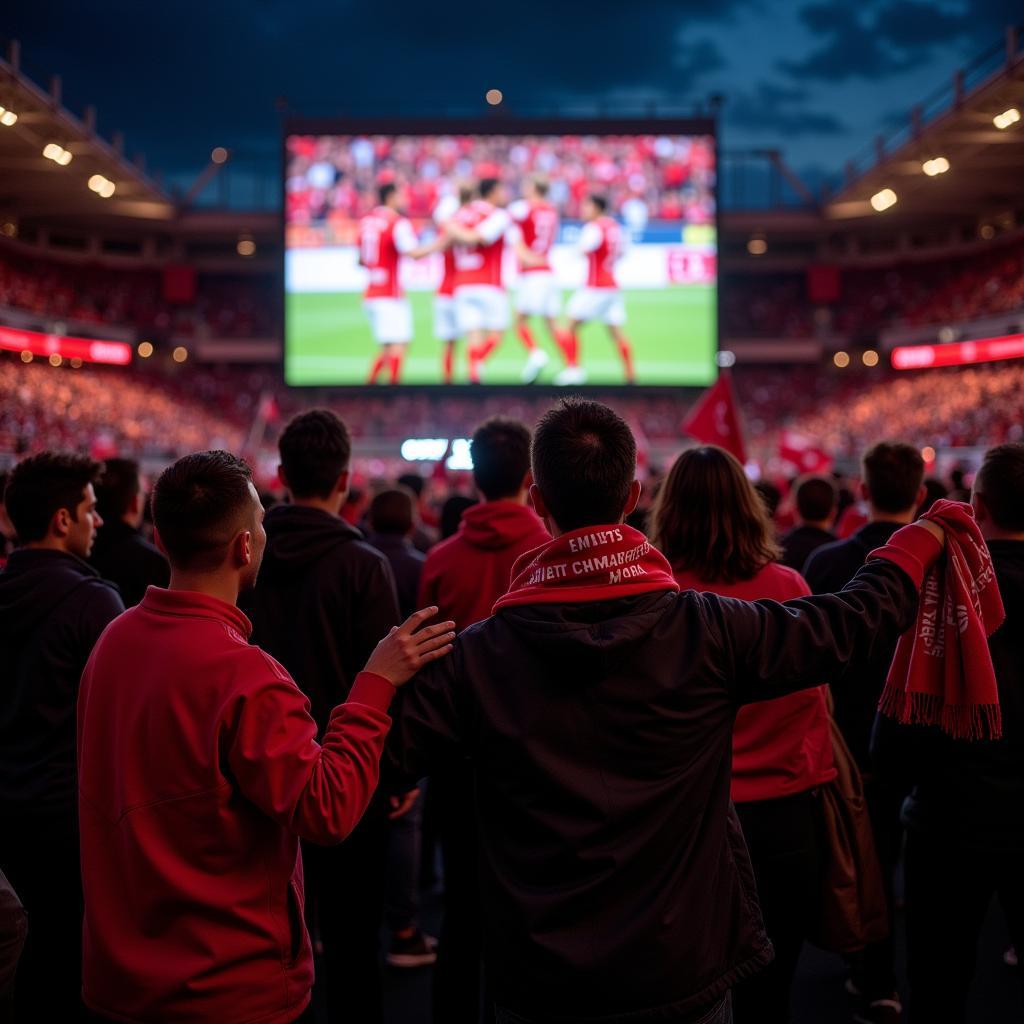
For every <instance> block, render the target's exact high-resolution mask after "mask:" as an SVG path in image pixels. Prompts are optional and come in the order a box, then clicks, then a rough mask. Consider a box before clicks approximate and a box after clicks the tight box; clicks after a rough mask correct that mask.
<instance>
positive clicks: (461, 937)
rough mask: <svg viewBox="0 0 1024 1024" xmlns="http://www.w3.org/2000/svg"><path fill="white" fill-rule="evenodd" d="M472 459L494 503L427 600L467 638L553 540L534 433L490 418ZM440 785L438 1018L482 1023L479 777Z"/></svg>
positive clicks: (439, 572)
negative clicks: (521, 563) (541, 500)
mask: <svg viewBox="0 0 1024 1024" xmlns="http://www.w3.org/2000/svg"><path fill="white" fill-rule="evenodd" d="M470 455H471V458H472V462H473V480H474V482H475V483H476V486H477V489H478V490H479V491H480V493H481V494H482V495H483V498H484V500H483V501H482V502H480V503H479V504H476V505H473V506H471V507H469V508H467V509H465V511H464V513H463V516H462V523H461V525H460V526H459V529H458V531H457V532H456V533H455V534H454V535H453V536H451V537H449V538H448V539H447V540H443V541H441V543H440V544H438V545H437V546H436V547H435V548H434V549H433V550H432V551H431V552H430V553H429V554H428V555H427V561H426V564H425V565H424V567H423V581H422V584H421V587H420V596H419V604H420V605H421V606H423V607H426V606H427V605H437V606H438V607H439V608H440V613H439V615H440V617H441V618H442V619H454V620H455V624H456V627H457V628H458V629H459V630H463V629H465V628H466V627H467V626H471V625H473V623H475V622H479V621H480V620H481V619H486V618H487V617H488V616H489V615H490V614H491V606H492V605H493V604H494V602H495V601H496V600H497V599H498V598H499V597H500V596H501V595H502V594H504V593H505V591H506V590H507V589H508V585H509V579H510V577H511V572H512V566H513V564H514V563H515V561H516V559H517V558H518V557H519V556H520V555H521V554H523V552H525V551H529V550H530V549H531V548H535V547H537V546H538V545H540V544H543V543H544V542H545V541H547V540H549V539H550V538H549V537H548V532H547V530H546V529H545V528H544V524H543V523H542V522H541V521H540V520H539V519H538V518H537V516H536V514H535V513H534V512H533V510H532V509H530V508H528V507H527V486H528V480H529V473H530V431H529V430H528V429H527V428H526V427H525V426H524V425H523V424H522V423H518V422H516V421H514V420H510V419H503V418H500V417H495V418H493V419H489V420H487V421H485V422H484V423H482V424H481V425H480V426H479V427H477V429H476V430H475V431H474V433H473V438H472V441H471V443H470ZM430 786H431V795H432V799H433V806H434V808H435V810H436V813H437V818H438V830H439V833H440V837H441V848H442V851H443V856H444V865H445V887H444V917H443V920H442V924H441V942H440V946H439V948H438V961H437V968H436V973H435V978H434V1019H435V1020H438V1021H452V1022H453V1024H454V1022H460V1024H461V1022H469V1021H475V1020H476V1019H477V1016H478V1014H479V1006H480V1001H481V998H482V989H481V976H480V948H481V943H482V934H481V927H482V924H481V919H480V913H481V911H480V895H479V885H480V880H479V871H478V867H477V857H478V845H479V837H478V835H477V829H476V822H475V820H474V817H473V815H472V814H469V813H467V808H469V807H471V806H472V804H473V778H472V775H471V773H470V772H469V770H468V768H467V766H466V765H462V764H456V765H454V766H452V767H449V768H447V769H444V770H442V771H440V772H438V773H436V774H434V775H432V776H431V779H430Z"/></svg>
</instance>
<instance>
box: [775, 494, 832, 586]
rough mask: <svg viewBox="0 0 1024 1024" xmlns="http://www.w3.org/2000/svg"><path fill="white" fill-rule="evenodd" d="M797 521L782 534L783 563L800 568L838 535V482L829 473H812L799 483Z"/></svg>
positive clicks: (793, 567) (796, 568)
mask: <svg viewBox="0 0 1024 1024" xmlns="http://www.w3.org/2000/svg"><path fill="white" fill-rule="evenodd" d="M796 515H797V525H796V526H794V527H793V529H791V530H790V531H789V532H788V533H787V534H785V536H783V537H782V541H781V543H782V558H781V559H780V561H781V562H782V564H783V565H787V566H789V568H790V569H795V570H796V571H797V572H800V570H801V569H803V567H804V565H805V564H806V562H807V558H808V556H809V555H810V553H811V552H812V551H814V550H815V549H816V548H820V547H821V545H822V544H828V543H829V542H830V541H833V540H835V539H836V536H835V534H834V533H833V532H832V523H833V522H834V521H835V515H836V486H835V484H834V483H833V482H832V481H831V480H829V479H828V478H827V477H823V476H809V477H804V478H803V479H802V480H798V481H797V484H796Z"/></svg>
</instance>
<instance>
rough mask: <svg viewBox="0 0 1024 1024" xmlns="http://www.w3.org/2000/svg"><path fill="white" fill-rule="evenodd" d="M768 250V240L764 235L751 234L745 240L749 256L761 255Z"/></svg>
mask: <svg viewBox="0 0 1024 1024" xmlns="http://www.w3.org/2000/svg"><path fill="white" fill-rule="evenodd" d="M767 251H768V241H767V239H766V238H765V237H764V235H751V237H750V241H749V242H747V252H749V253H750V255H751V256H763V255H764V254H765V253H766V252H767Z"/></svg>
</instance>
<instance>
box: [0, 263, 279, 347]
mask: <svg viewBox="0 0 1024 1024" xmlns="http://www.w3.org/2000/svg"><path fill="white" fill-rule="evenodd" d="M3 307H9V308H11V309H15V310H19V311H24V312H27V313H31V314H33V315H35V316H37V317H39V318H40V320H44V321H46V322H47V323H48V324H49V323H64V324H69V325H70V326H69V333H72V334H73V333H75V332H76V331H83V330H90V329H91V333H95V334H101V331H100V330H99V329H100V328H102V327H104V326H114V327H127V328H131V329H133V330H134V331H136V332H141V333H146V334H153V335H158V336H173V337H176V338H182V339H187V338H193V337H215V338H253V337H270V336H272V335H275V334H276V333H277V331H278V323H277V320H276V318H275V315H274V305H273V303H271V302H268V286H267V283H266V282H265V281H262V280H260V279H259V278H258V277H253V276H251V275H202V276H201V277H200V279H199V281H198V282H197V285H196V290H195V297H194V299H192V300H189V301H183V302H172V301H168V299H167V298H166V297H165V294H164V283H163V275H162V274H161V273H160V272H159V271H156V270H135V269H125V268H118V269H112V268H111V267H106V266H101V265H96V264H68V263H61V262H57V261H53V260H39V259H33V258H27V257H24V258H23V257H13V256H10V255H6V256H4V257H3V258H0V309H2V308H3ZM71 326H73V329H71Z"/></svg>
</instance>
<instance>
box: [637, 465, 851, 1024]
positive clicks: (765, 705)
mask: <svg viewBox="0 0 1024 1024" xmlns="http://www.w3.org/2000/svg"><path fill="white" fill-rule="evenodd" d="M695 508H700V509H701V515H699V516H695V515H694V514H693V510H694V509H695ZM653 539H654V543H655V544H656V545H657V547H659V548H660V549H661V551H662V553H663V554H664V555H665V557H666V558H667V559H668V560H669V562H670V563H671V565H672V567H673V570H674V571H675V577H676V581H677V582H678V583H679V586H680V587H681V588H682V589H683V590H697V591H701V592H710V593H713V594H719V595H721V596H723V597H734V598H739V599H741V600H744V601H755V600H759V599H761V598H770V599H771V600H774V601H788V600H791V599H793V598H799V597H805V596H807V595H809V594H810V592H811V591H810V588H809V587H808V586H807V583H806V582H805V581H804V579H803V577H802V576H801V575H800V574H799V573H798V572H795V571H794V570H793V569H790V568H787V567H785V566H783V565H780V564H778V562H777V559H778V557H779V554H780V549H779V547H778V545H777V544H776V542H775V538H774V528H773V526H772V521H771V517H770V516H769V515H768V512H767V509H766V508H765V506H764V502H763V501H762V500H760V499H759V496H758V494H757V492H756V490H755V488H754V487H753V486H752V485H751V483H750V481H749V480H748V479H747V476H746V474H745V473H744V471H743V467H742V466H741V465H740V463H739V462H738V461H737V460H736V459H735V458H734V457H733V456H732V455H730V454H729V453H728V452H726V451H723V450H722V449H721V448H716V447H713V446H710V447H700V448H691V449H690V450H689V451H685V452H683V454H682V455H680V456H679V458H678V459H677V460H676V462H675V465H674V466H673V467H672V470H671V472H670V473H669V475H668V479H667V480H666V481H665V484H664V486H663V487H662V489H661V493H660V495H659V497H658V502H657V505H656V506H655V511H654V529H653ZM829 730H830V726H829V718H828V710H827V706H826V702H825V687H824V686H819V687H817V688H815V689H810V690H801V691H799V692H797V693H792V694H789V695H788V696H785V697H779V698H777V699H775V700H766V701H761V702H760V703H757V704H750V705H747V706H746V707H743V708H741V709H740V711H739V714H738V715H737V716H736V724H735V726H734V728H733V739H732V751H733V766H732V790H731V796H732V800H733V803H734V804H735V807H736V813H737V814H738V815H739V819H740V823H741V824H742V826H743V835H744V838H745V839H746V842H747V848H748V850H749V851H750V859H751V862H752V863H753V867H754V876H755V878H756V880H757V895H758V901H759V902H760V905H761V913H762V914H763V915H764V924H765V929H766V930H767V932H768V937H769V938H770V939H771V941H772V946H773V947H774V948H775V959H774V961H773V962H772V963H771V964H769V965H768V967H766V968H765V969H764V970H763V971H762V972H760V973H759V974H757V975H756V976H755V977H753V978H752V979H751V980H749V981H745V982H741V983H739V984H738V985H737V986H736V987H735V989H734V990H733V1000H734V1011H733V1012H734V1015H735V1020H736V1024H751V1022H764V1024H786V1022H787V1021H789V1020H790V1019H791V1012H790V992H791V989H792V986H793V977H794V975H795V973H796V966H797V960H798V958H799V956H800V950H801V949H802V947H803V943H804V939H805V938H806V937H807V936H808V935H809V934H811V933H812V929H813V926H814V923H815V920H816V917H817V914H818V910H819V901H820V887H821V861H820V858H821V854H820V849H819V848H820V838H819V835H818V825H817V820H818V819H817V815H818V813H819V812H818V808H817V798H816V790H817V787H819V786H821V785H824V784H825V783H826V782H829V781H831V780H832V779H833V778H835V774H836V772H835V767H834V765H833V762H832V739H831V734H830V731H829Z"/></svg>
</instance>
